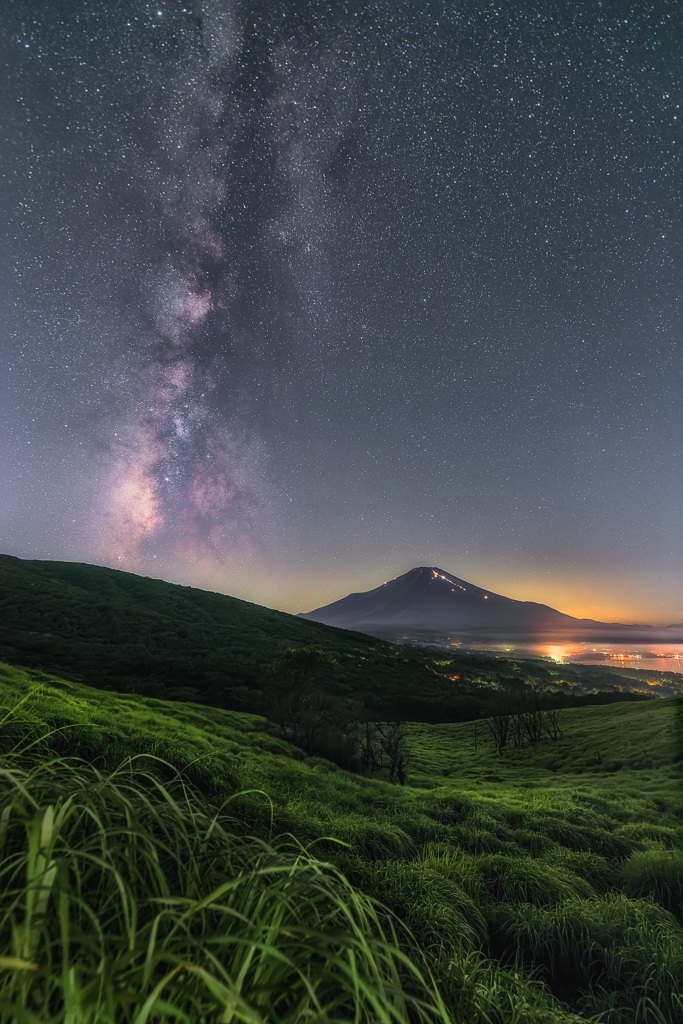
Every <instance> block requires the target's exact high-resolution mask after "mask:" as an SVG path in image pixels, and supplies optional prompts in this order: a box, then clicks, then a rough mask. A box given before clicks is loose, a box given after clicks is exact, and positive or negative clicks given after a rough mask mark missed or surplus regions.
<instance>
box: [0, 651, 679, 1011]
mask: <svg viewBox="0 0 683 1024" xmlns="http://www.w3.org/2000/svg"><path fill="white" fill-rule="evenodd" d="M0 684H1V685H2V690H3V694H4V699H3V703H4V704H5V706H6V707H7V708H15V710H14V711H12V713H11V714H10V715H9V717H8V718H7V719H6V721H5V722H4V723H3V725H2V727H0V745H1V746H2V749H4V751H5V754H4V772H5V775H4V783H3V786H2V810H0V836H1V837H2V842H3V843H4V848H3V850H4V852H3V857H4V860H3V861H2V867H1V870H2V871H3V873H4V874H3V878H4V879H5V881H4V885H3V886H2V888H4V890H5V895H4V896H3V897H2V902H1V903H0V906H1V908H2V914H3V917H2V921H3V925H2V929H1V930H0V938H1V941H2V946H1V947H0V956H3V957H6V958H12V957H14V958H15V960H16V959H18V960H25V961H27V962H29V963H35V964H38V965H39V966H38V967H37V968H35V969H33V968H24V969H19V968H18V967H16V966H14V967H12V966H10V965H9V964H8V963H7V961H6V960H5V961H3V960H0V979H4V981H3V983H2V984H3V987H1V988H0V991H1V992H2V993H3V999H4V1000H5V1002H4V1003H2V1004H1V1005H0V1015H2V1014H4V1019H7V1020H11V1019H17V1020H41V1021H43V1020H48V1021H50V1020H54V1021H57V1020H63V1019H67V1018H66V1017H65V1016H64V1015H63V1006H64V1005H66V1004H65V1000H67V999H71V1000H72V1004H73V1007H74V1012H73V1016H72V1018H70V1019H71V1020H73V1021H74V1022H79V1024H80V1022H81V1021H83V1022H85V1021H88V1022H90V1021H96V1020H97V1021H100V1020H101V1021H109V1020H112V1021H113V1020H122V1021H128V1020H131V1021H133V1020H143V1019H146V1018H144V1017H141V1016H140V1014H141V1013H143V1010H144V1006H145V1004H146V1000H148V999H150V998H151V997H152V995H153V993H154V992H155V991H156V989H157V987H158V986H159V985H160V984H161V983H162V982H163V984H162V986H161V988H160V989H158V991H157V992H156V995H155V996H154V999H156V1003H154V1004H153V1005H154V1010H153V1012H152V1011H150V1012H152V1015H151V1017H150V1018H149V1019H150V1020H169V1021H170V1020H184V1019H187V1020H192V1021H195V1020H207V1021H209V1020H210V1021H218V1020H221V1019H223V1018H221V1016H220V1014H221V1013H223V1012H224V1010H223V1009H221V1010H219V1009H218V1007H226V1006H230V1007H233V1006H234V1009H233V1010H231V1011H230V1012H231V1013H233V1016H232V1017H231V1016H229V1015H228V1016H225V1018H224V1019H226V1020H228V1019H229V1020H234V1021H252V1020H253V1021H256V1020H262V1021H264V1022H265V1021H268V1022H269V1024H270V1022H271V1021H272V1022H275V1021H280V1020H283V1021H290V1020H291V1021H295V1020H296V1021H304V1020H306V1021H309V1020H310V1021H313V1020H318V1021H320V1022H323V1021H329V1022H333V1021H336V1020H339V1021H342V1020H343V1021H347V1020H348V1021H352V1020H358V1021H362V1020H368V1021H370V1020H377V1021H382V1020H387V1021H389V1020H395V1021H397V1022H398V1021H411V1020H421V1019H424V1020H430V1019H434V1020H439V1019H448V1020H452V1021H458V1022H461V1021H462V1022H464V1024H468V1022H470V1021H472V1022H475V1024H523V1022H526V1021H529V1022H531V1024H534V1022H538V1024H541V1022H542V1024H568V1022H570V1021H591V1022H595V1024H597V1022H598V1021H599V1022H600V1024H662V1022H665V1024H681V1022H683V1004H682V1003H681V997H682V995H683V929H682V928H681V923H680V917H679V916H678V915H680V905H681V904H680V900H681V857H680V852H679V851H680V848H681V847H682V846H683V819H682V815H681V785H680V784H681V762H680V760H679V757H678V754H679V749H680V748H679V745H678V735H679V734H677V731H676V721H677V713H678V705H677V704H676V702H674V701H658V702H656V703H654V702H652V703H647V704H630V705H610V706H607V707H594V708H579V709H570V710H566V711H563V712H561V715H562V721H563V727H564V733H565V735H564V739H563V740H560V741H558V742H557V743H553V742H551V741H544V742H542V743H540V744H539V745H538V747H537V748H536V749H535V750H531V749H529V750H526V751H523V750H510V751H506V752H505V753H504V754H503V755H502V756H499V755H497V754H495V753H494V752H493V750H492V749H490V748H489V747H483V746H481V745H479V747H475V744H474V742H473V735H472V726H471V725H470V724H467V723H463V724H461V725H438V726H428V725H423V724H416V725H413V726H411V727H410V738H411V746H412V750H413V761H412V767H411V772H410V778H409V785H407V786H406V787H398V786H392V785H390V784H389V783H388V782H387V781H386V780H384V779H381V778H376V777H373V778H364V777H359V776H355V775H351V774H348V773H346V772H344V771H342V770H341V769H339V768H337V767H336V766H334V765H332V764H330V763H328V762H326V761H323V760H321V759H316V758H311V759H308V758H305V757H304V756H303V754H302V753H301V752H300V751H298V750H296V749H295V748H292V747H289V746H288V745H287V744H285V743H283V742H282V741H280V740H278V739H277V738H275V737H274V736H272V735H270V734H269V732H268V731H267V730H266V728H265V723H264V721H263V720H262V719H259V718H258V717H257V716H252V715H244V714H239V713H236V712H229V711H222V710H218V709H212V708H206V707H199V706H196V705H192V704H169V703H164V702H162V701H156V700H153V699H151V698H142V697H137V696H135V697H133V696H128V697H126V696H119V695H115V694H112V693H107V692H99V691H93V690H90V689H88V688H87V687H84V686H81V685H78V684H74V683H67V682H64V681H60V680H57V679H54V678H52V677H49V676H47V675H44V674H40V673H35V672H29V671H26V670H20V669H14V668H11V667H9V666H5V667H0ZM22 700H23V701H24V702H23V703H20V702H21V701H22ZM48 731H49V732H50V735H49V736H46V733H47V732H48ZM18 745H19V748H22V749H23V751H24V752H23V754H21V755H19V754H17V752H16V751H17V748H18ZM596 748H597V749H598V751H599V753H600V757H599V758H598V757H596V756H595V755H594V751H595V749H596ZM11 751H14V753H11ZM74 755H75V756H77V757H81V758H85V762H83V763H76V762H74V761H73V760H68V759H69V758H72V757H73V756H74ZM138 755H140V756H139V757H138ZM148 755H153V757H154V758H157V759H159V760H150V757H149V756H148ZM131 756H132V757H134V758H136V757H137V760H134V761H133V763H132V765H131V763H130V761H129V760H128V761H126V759H127V758H128V759H129V758H130V757H131ZM122 763H125V764H126V767H125V768H124V769H120V768H119V766H120V765H121V764H122ZM606 766H608V767H606ZM178 769H184V774H183V779H182V781H181V780H180V779H179V777H178V774H177V770H178ZM8 773H9V774H8ZM10 776H11V777H10ZM108 787H109V788H108ZM264 794H267V795H264ZM50 806H52V807H53V808H54V810H53V812H51V813H52V815H53V817H52V824H50V822H49V820H47V819H46V818H45V814H46V808H47V807H50ZM8 808H9V809H8ZM56 823H59V827H57V824H56ZM86 824H87V827H85V825H86ZM41 830H42V831H43V833H44V834H43V840H42V841H41V840H40V839H39V838H37V837H39V836H40V834H41ZM53 833H54V835H55V836H57V835H58V837H59V838H58V839H55V840H54V844H56V845H52V846H51V845H50V844H51V843H53V840H52V838H51V836H52V835H53ZM287 835H289V836H290V838H289V839H287V838H283V837H286V836H287ZM293 836H296V840H294V839H293V838H291V837H293ZM342 844H344V845H342ZM55 850H57V851H58V852H57V853H55V852H54V851H55ZM53 863H54V865H56V867H55V869H54V872H53V874H51V873H50V872H51V871H53V867H52V865H53ZM285 878H287V879H288V881H287V883H286V884H285V882H284V879H285ZM48 883H49V884H48ZM222 887H224V888H222ZM271 891H272V896H271ZM290 896H291V899H290ZM46 900H47V901H52V902H51V903H50V904H49V906H50V908H51V911H50V912H49V913H46V907H47V903H46ZM60 901H61V902H60ZM64 905H68V906H69V908H70V909H69V915H68V921H67V922H66V924H64V923H63V921H64V920H66V919H64V917H63V911H60V907H61V906H64ZM383 905H384V906H386V907H387V908H388V910H387V911H383V910H382V909H381V906H383ZM60 914H61V915H62V916H60ZM393 915H396V916H393ZM157 920H158V924H157V925H156V926H155V925H154V922H155V921H157ZM32 922H33V923H32ZM399 922H400V923H399ZM65 929H66V930H65ZM406 929H407V930H406ZM108 943H111V945H108ZM423 955H424V957H426V960H423V959H422V956H423ZM105 960H106V968H104V967H98V965H100V964H101V963H104V961H105ZM187 964H190V965H191V966H190V967H187V966H181V965H187ZM246 964H248V966H245V965H246ZM351 964H353V965H354V966H353V968H352V967H351ZM64 965H66V966H64ZM426 965H428V967H427V966H426ZM430 971H431V972H432V974H433V975H434V978H435V979H436V983H437V985H438V989H439V992H440V993H441V998H443V1000H444V1002H445V1004H446V1010H445V1011H444V1010H440V1009H439V1001H438V1000H439V997H438V996H437V995H435V991H434V989H433V987H432V984H431V982H430V980H429V972H430ZM276 989H277V990H278V991H282V992H283V996H282V999H284V1002H277V1001H276V996H275V991H276ZM337 990H338V995H337V996H335V995H334V992H337ZM284 993H289V994H288V995H285V994H284ZM375 997H376V999H377V1000H379V1002H378V1003H377V1005H374V1004H373V1003H372V998H375ZM335 999H336V1000H337V1002H335ZM117 1000H118V1002H117ZM240 1000H241V1001H240ZM401 1000H405V1001H406V1002H401ZM20 1005H22V1006H26V1007H28V1009H29V1010H30V1012H31V1013H32V1014H33V1017H31V1016H30V1015H29V1016H24V1017H23V1018H22V1017H19V1016H17V1017H16V1018H14V1017H13V1016H12V1014H13V1013H14V1012H15V1010H12V1009H11V1007H12V1006H14V1007H15V1008H18V1007H19V1006H20ZM172 1007H175V1009H173V1010H172V1009H171V1008H172ZM380 1007H381V1009H380ZM16 1012H17V1013H18V1012H19V1011H18V1009H16ZM60 1013H61V1014H62V1016H60ZM440 1013H441V1017H439V1014H440ZM79 1014H80V1016H79ZM155 1014H156V1016H155ZM174 1014H175V1016H174ZM183 1014H185V1016H184V1017H183ZM239 1014H242V1016H239ZM249 1014H251V1016H249ZM382 1014H384V1016H382ZM392 1014H393V1016H392ZM430 1014H431V1016H430ZM444 1014H445V1016H444ZM136 1015H137V1016H136ZM259 1015H260V1016H259Z"/></svg>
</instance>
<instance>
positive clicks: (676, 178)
mask: <svg viewBox="0 0 683 1024" xmlns="http://www.w3.org/2000/svg"><path fill="white" fill-rule="evenodd" d="M0 33H1V34H0V47H1V49H2V59H3V63H4V65H5V68H6V71H7V72H8V75H6V79H7V81H8V84H7V85H6V86H5V88H4V89H3V91H2V96H1V97H0V119H1V124H2V138H3V161H2V168H1V172H2V188H1V190H0V209H1V213H2V219H3V223H4V232H3V235H4V238H5V244H4V245H3V246H2V247H1V248H0V284H1V286H2V287H1V289H0V314H1V324H2V335H1V337H0V353H1V356H2V359H1V363H0V483H1V498H0V550H3V551H6V552H9V553H12V554H16V555H19V556H22V557H31V558H56V559H67V560H78V561H92V562H98V563H101V564H106V565H111V566H115V567H120V568H125V569H129V570H132V571H135V572H139V573H142V574H143V575H150V576H160V577H163V578H165V579H169V580H172V581H174V582H181V583H190V584H192V585H194V586H201V587H204V588H207V589H215V590H220V591H223V592H226V593H231V594H234V595H236V596H239V597H245V598H247V599H249V600H252V601H257V602H258V603H261V604H266V605H269V606H272V607H277V608H282V609H284V610H288V611H295V612H296V611H301V610H305V609H306V610H307V609H311V608H314V607H316V606H318V605H321V604H324V603H327V602H328V601H331V600H335V599H337V598H339V597H342V596H343V595H344V594H346V593H347V592H349V591H352V590H366V589H370V588H372V587H374V586H377V585H378V584H379V583H381V582H382V581H383V580H385V579H387V578H389V577H393V576H395V575H397V574H399V573H401V572H404V571H406V570H408V569H410V568H412V567H413V566H416V565H438V566H441V567H442V568H444V569H446V570H448V571H450V572H453V573H455V574H457V575H458V576H460V577H462V578H464V579H467V580H470V581H471V582H473V583H475V584H478V585H481V586H484V587H486V588H488V589H490V590H492V591H497V592H499V593H503V594H506V595H507V596H510V597H516V598H520V599H530V600H540V601H544V602H546V603H549V604H552V605H553V606H555V607H557V608H560V609H561V610H563V611H566V612H569V613H571V614H575V615H591V616H594V617H597V618H610V619H612V618H620V619H621V620H622V621H645V622H652V623H669V622H680V621H683V541H682V540H681V537H682V536H683V530H682V529H681V509H683V403H682V402H681V394H682V385H683V340H682V336H681V317H680V291H681V288H680V285H681V280H682V276H681V270H682V266H681V263H682V261H681V219H680V217H681V211H680V203H679V200H680V194H681V181H682V177H681V164H680V148H681V145H680V144H681V124H682V123H683V110H682V109H681V102H682V100H681V88H680V86H681V80H682V76H681V71H682V66H681V57H682V55H683V16H682V14H681V8H680V6H679V4H678V2H677V0H657V2H648V0H578V2H576V3H574V2H572V3H569V2H566V0H493V2H485V0H484V2H482V0H478V2H475V0H420V2H416V0H364V2H360V0H357V2H356V0H159V2H158V3H147V2H145V0H111V2H110V3H107V4H104V3H102V2H101V0H68V2H65V0H11V2H10V3H9V4H7V5H5V7H4V8H3V25H2V29H1V30H0Z"/></svg>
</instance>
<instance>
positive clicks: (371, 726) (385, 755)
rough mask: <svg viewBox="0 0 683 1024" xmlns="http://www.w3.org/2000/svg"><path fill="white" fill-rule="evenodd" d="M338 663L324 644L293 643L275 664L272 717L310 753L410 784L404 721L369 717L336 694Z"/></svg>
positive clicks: (281, 732) (271, 682) (284, 734)
mask: <svg viewBox="0 0 683 1024" xmlns="http://www.w3.org/2000/svg"><path fill="white" fill-rule="evenodd" d="M336 673H337V662H336V661H335V659H334V658H333V657H332V656H331V655H330V653H329V652H328V651H326V650H325V649H324V648H322V647H316V646H310V647H290V648H289V649H288V650H286V651H285V652H284V654H282V655H281V656H280V657H279V658H277V659H276V660H275V661H274V662H272V663H271V665H270V670H269V693H270V701H269V706H268V717H269V718H270V719H271V721H272V722H274V723H275V725H276V727H277V730H278V733H279V735H280V736H281V737H282V738H283V739H285V740H287V741H288V742H289V743H293V744H295V745H296V746H298V747H300V748H301V749H302V750H304V751H305V752H306V753H307V754H311V755H315V756H318V757H325V758H327V759H328V760H330V761H334V762H335V763H336V764H338V765H340V766H341V767H342V768H346V769H348V770H350V771H366V772H376V771H381V770H386V771H388V773H389V778H390V780H391V781H392V782H394V781H396V782H398V783H399V784H400V785H404V784H405V781H406V777H407V771H408V764H409V761H410V751H409V747H408V741H407V736H406V730H405V726H404V724H403V722H400V721H381V722H378V721H369V720H367V719H366V718H365V716H364V714H363V711H362V708H361V707H360V706H359V705H358V704H357V703H355V702H353V701H351V700H349V699H344V698H343V697H337V696H334V694H333V693H331V687H332V686H333V684H334V680H335V677H336Z"/></svg>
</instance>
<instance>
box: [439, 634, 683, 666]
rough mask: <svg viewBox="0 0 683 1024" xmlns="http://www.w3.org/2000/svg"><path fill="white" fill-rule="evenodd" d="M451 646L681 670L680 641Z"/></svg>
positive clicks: (476, 642) (477, 642)
mask: <svg viewBox="0 0 683 1024" xmlns="http://www.w3.org/2000/svg"><path fill="white" fill-rule="evenodd" d="M453 646H458V647H460V646H462V648H463V649H467V650H471V651H493V652H495V653H496V654H510V655H512V656H513V657H518V658H547V659H549V660H551V661H555V662H557V663H558V664H560V665H564V664H566V663H567V662H572V661H573V662H578V663H579V664H583V665H614V666H615V667H620V668H639V669H647V670H650V669H656V670H657V671H658V672H683V644H651V643H650V644H648V643H634V642H630V643H622V644H618V643H595V642H593V641H558V642H557V643H552V642H543V643H529V642H520V641H518V640H517V641H510V642H508V643H506V642H505V641H504V640H502V641H490V640H466V641H464V642H462V644H461V643H458V642H457V641H455V642H454V643H453Z"/></svg>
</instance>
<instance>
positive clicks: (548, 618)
mask: <svg viewBox="0 0 683 1024" xmlns="http://www.w3.org/2000/svg"><path fill="white" fill-rule="evenodd" d="M302 618H305V619H309V620H311V621H314V622H322V623H326V624H327V625H330V626H340V627H342V628H345V629H357V630H362V631H364V632H368V633H374V632H384V633H388V632H391V631H400V630H414V631H419V632H421V633H433V634H444V633H449V632H452V631H459V632H463V631H464V632H467V631H476V632H483V631H497V632H499V631H506V632H508V633H510V634H516V633H524V634H548V633H551V634H552V635H553V636H554V637H557V638H559V637H562V636H571V635H578V634H583V635H586V636H590V637H593V636H594V637H595V638H596V639H597V638H598V637H600V638H601V639H603V640H604V639H606V638H607V636H611V635H615V636H624V635H626V634H628V635H629V636H630V637H632V638H634V637H635V636H636V635H637V634H638V635H639V634H643V638H644V639H655V638H656V636H658V635H660V634H661V635H663V636H664V637H665V638H666V639H669V640H672V639H673V638H674V637H673V636H672V633H671V630H670V629H667V630H661V629H660V630H657V629H655V628H654V627H652V626H626V625H623V624H621V623H618V622H609V623H604V622H596V621H595V620H593V619H576V618H574V617H572V616H571V615H565V614H564V613H563V612H558V611H556V610H555V609H554V608H550V607H549V606H548V605H544V604H537V603H535V602H533V601H515V600H513V599H512V598H509V597H503V596H502V595H500V594H494V593H492V592H491V591H489V590H483V589H482V588H481V587H477V586H475V585H474V584H472V583H468V582H467V581H466V580H462V579H460V578H459V577H457V576H453V575H452V573H448V572H445V570H443V569H439V568H437V567H436V566H420V567H419V568H416V569H411V570H410V571H409V572H407V573H404V574H403V575H402V576H398V577H396V579H393V580H391V581H389V582H388V583H383V584H382V586H380V587H376V588H375V589H374V590H370V591H367V592H366V593H361V594H349V596H348V597H345V598H342V600H340V601H335V602H334V603H332V604H329V605H326V606H325V607H323V608H316V609H315V610H314V611H312V612H306V613H304V614H303V615H302Z"/></svg>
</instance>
